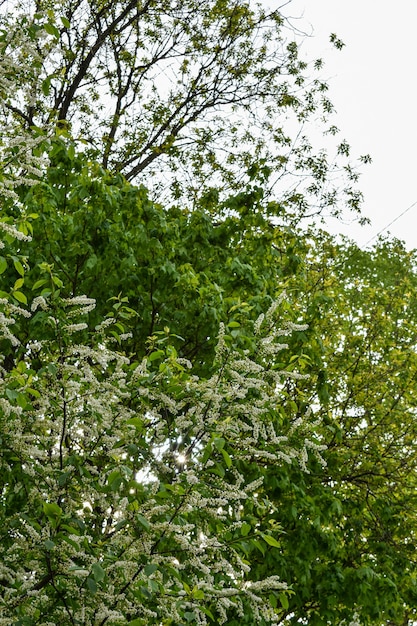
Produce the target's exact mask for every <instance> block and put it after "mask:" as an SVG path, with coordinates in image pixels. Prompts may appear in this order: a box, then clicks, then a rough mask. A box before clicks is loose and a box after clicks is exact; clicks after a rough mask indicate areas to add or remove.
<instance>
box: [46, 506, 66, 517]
mask: <svg viewBox="0 0 417 626" xmlns="http://www.w3.org/2000/svg"><path fill="white" fill-rule="evenodd" d="M43 512H44V513H45V515H47V516H48V517H61V515H62V509H61V507H60V506H58V504H56V502H44V503H43Z"/></svg>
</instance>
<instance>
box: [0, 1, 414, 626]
mask: <svg viewBox="0 0 417 626" xmlns="http://www.w3.org/2000/svg"><path fill="white" fill-rule="evenodd" d="M289 26H290V25H289V23H288V22H287V21H286V19H285V17H284V15H283V13H282V11H281V12H280V11H279V10H278V11H271V12H268V11H266V10H264V9H262V8H261V7H256V5H253V4H252V3H251V4H248V3H244V2H235V3H232V2H228V1H224V2H223V1H222V2H208V3H205V4H204V5H201V4H197V3H194V2H192V1H188V0H187V2H185V3H180V4H178V5H177V4H175V3H174V4H173V3H171V2H167V3H164V2H160V1H159V2H156V1H155V2H152V1H151V0H150V1H149V2H144V3H142V4H141V3H137V2H135V3H129V2H123V3H122V2H120V3H119V2H110V3H97V2H84V3H82V4H79V3H78V2H77V3H75V2H65V3H63V4H62V3H59V4H58V3H56V4H55V3H53V2H38V3H36V5H35V4H34V5H33V6H32V4H31V3H30V2H29V3H26V4H21V5H20V4H18V3H8V4H7V5H4V4H3V6H2V15H1V24H0V46H1V49H2V56H1V58H0V90H1V95H2V100H1V103H0V106H1V119H2V124H3V128H4V133H2V135H1V138H0V162H1V170H0V199H1V219H0V228H1V231H2V240H1V250H0V255H1V256H0V278H1V284H0V346H1V355H2V356H1V362H0V439H1V456H0V463H1V479H0V520H1V525H0V527H1V530H0V535H1V538H0V554H1V558H0V624H4V625H7V626H9V625H10V624H14V625H16V626H34V625H42V626H48V625H49V624H51V625H52V624H53V625H56V624H58V623H62V624H73V625H75V624H83V625H85V626H87V625H90V624H91V625H94V626H104V624H107V625H108V626H110V625H111V626H113V625H116V624H131V625H133V626H140V625H145V624H155V625H159V624H164V625H171V626H179V625H180V624H181V625H182V624H186V623H190V624H199V625H201V624H203V625H204V624H208V625H209V624H223V623H227V624H231V625H232V626H233V625H234V624H236V625H237V624H260V625H267V624H282V625H290V624H291V625H293V624H294V625H295V624H308V625H310V626H321V625H323V624H329V625H330V624H339V625H340V626H348V625H349V624H351V625H354V624H361V625H365V624H369V625H372V626H382V625H388V624H396V625H398V626H400V625H411V624H412V623H413V619H414V620H415V619H416V615H415V613H416V609H415V607H416V606H417V580H416V566H415V557H414V541H415V533H416V524H415V515H414V510H415V492H416V475H415V467H414V466H415V463H414V456H415V443H414V442H415V439H416V425H415V419H414V417H415V416H414V406H415V377H416V371H417V370H416V366H417V363H416V355H415V338H416V326H415V307H416V295H417V291H416V257H415V253H413V252H408V251H407V250H406V249H405V248H404V246H403V244H402V243H401V242H399V241H395V240H394V241H391V240H390V239H385V240H379V241H378V243H377V244H376V245H375V246H374V248H373V249H372V250H369V251H363V250H360V249H358V248H357V246H355V244H354V243H352V242H350V241H348V240H344V241H337V240H336V239H335V238H333V237H332V236H330V235H328V234H327V233H326V232H325V231H323V230H321V229H320V228H319V226H318V225H317V224H310V225H308V224H307V222H306V219H305V218H306V216H308V215H315V214H317V215H319V214H320V212H321V211H322V210H326V211H330V212H333V213H334V214H338V213H340V212H341V211H342V206H343V202H347V203H348V206H349V207H350V208H351V209H353V210H358V208H359V200H360V194H359V193H358V192H357V191H355V189H354V188H353V186H354V183H355V182H356V173H355V171H354V169H353V168H352V167H351V166H350V165H346V166H345V169H344V176H345V178H344V183H343V184H342V194H341V195H338V194H337V190H336V187H335V186H334V184H335V180H334V179H333V170H332V167H331V166H330V165H329V163H328V159H327V156H326V155H325V153H324V152H322V151H320V150H319V151H318V152H317V153H314V151H313V149H312V148H311V146H310V144H309V142H308V139H307V135H304V128H302V127H303V125H304V126H305V125H307V124H308V120H309V119H310V120H312V121H314V120H315V119H316V117H317V116H319V115H322V114H323V113H330V112H331V105H330V103H329V102H328V100H327V95H326V85H325V83H323V82H322V81H321V80H320V79H319V78H313V79H312V80H311V81H309V80H308V79H307V70H308V71H317V72H318V71H319V70H320V66H321V63H320V62H319V61H317V62H316V63H315V67H312V68H308V67H307V66H306V65H305V64H304V62H302V61H300V60H299V58H298V49H297V45H296V44H295V43H294V40H293V39H292V38H291V37H290V39H288V36H287V34H288V32H290V31H289V30H288V29H289ZM286 37H287V38H286ZM333 40H334V43H335V44H336V45H338V46H341V43H340V42H339V41H338V40H337V38H336V37H333ZM161 76H162V77H164V79H163V80H162V79H161ZM167 78H168V79H169V80H167ZM291 116H292V120H291V119H289V118H291ZM295 122H296V126H295V128H296V131H295V133H296V134H298V135H299V138H298V139H297V138H296V137H295V135H294V137H291V132H292V131H291V128H292V124H294V123H295ZM326 124H327V127H328V125H329V124H330V121H328V122H326ZM326 124H325V128H326ZM293 128H294V127H293ZM300 129H301V130H300ZM339 153H340V156H341V157H345V156H348V154H347V153H348V147H347V145H346V144H344V143H343V142H342V143H341V144H340V145H339ZM157 163H158V166H156V164H157ZM157 168H158V169H157ZM337 184H338V185H339V183H337ZM158 190H159V191H158ZM343 190H344V191H343Z"/></svg>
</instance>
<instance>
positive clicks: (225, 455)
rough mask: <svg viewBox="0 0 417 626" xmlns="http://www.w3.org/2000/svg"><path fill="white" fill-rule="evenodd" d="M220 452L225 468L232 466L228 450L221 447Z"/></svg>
mask: <svg viewBox="0 0 417 626" xmlns="http://www.w3.org/2000/svg"><path fill="white" fill-rule="evenodd" d="M221 453H222V455H223V459H224V462H225V463H226V467H227V468H230V467H232V459H231V458H230V455H229V454H228V452H226V450H225V449H224V448H222V450H221Z"/></svg>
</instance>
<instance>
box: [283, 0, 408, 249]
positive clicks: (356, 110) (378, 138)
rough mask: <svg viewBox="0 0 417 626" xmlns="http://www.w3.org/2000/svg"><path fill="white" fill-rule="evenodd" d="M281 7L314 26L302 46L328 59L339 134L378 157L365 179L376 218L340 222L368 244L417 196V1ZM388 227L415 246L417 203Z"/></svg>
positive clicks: (356, 151)
mask: <svg viewBox="0 0 417 626" xmlns="http://www.w3.org/2000/svg"><path fill="white" fill-rule="evenodd" d="M278 2H279V0H278ZM271 4H273V3H271ZM279 6H282V1H281V2H279ZM283 12H284V14H285V15H287V16H288V15H292V16H294V17H297V16H298V17H300V16H303V17H302V19H299V20H297V22H295V23H296V24H297V26H298V27H299V28H303V29H304V30H308V31H309V32H312V31H313V34H312V36H311V37H310V38H308V39H307V40H305V41H304V42H303V54H304V55H306V57H307V58H311V57H314V58H315V57H318V56H320V57H322V58H323V59H324V61H325V66H324V70H323V74H322V76H323V77H324V78H326V79H327V80H328V82H329V85H330V91H329V97H330V99H331V101H332V102H333V104H334V105H335V107H336V111H337V115H336V118H335V122H336V125H337V126H338V127H339V128H340V129H341V138H346V139H347V140H348V142H349V143H350V145H351V147H352V155H354V156H356V155H361V154H368V153H369V154H370V155H371V157H372V159H373V163H372V164H371V165H368V166H366V167H365V168H364V170H363V175H362V177H361V180H360V188H361V190H362V191H363V193H364V195H365V203H364V214H365V215H367V216H368V217H370V218H371V220H372V226H370V227H369V226H368V227H359V226H356V225H348V226H345V227H343V228H341V227H339V226H337V228H338V229H339V230H342V231H343V232H344V233H345V234H348V235H349V236H351V237H353V238H355V239H356V241H357V242H358V243H359V244H360V245H365V244H366V243H367V242H368V240H369V239H371V238H372V237H373V236H374V235H375V234H376V233H377V232H378V231H380V230H382V229H383V228H384V227H385V226H387V225H388V224H389V223H390V222H391V221H393V220H394V219H396V218H397V217H398V216H399V215H400V214H401V213H402V212H403V211H405V210H406V209H407V208H408V207H409V206H411V205H412V204H413V203H414V202H416V203H417V173H416V165H417V158H416V153H417V152H416V147H417V106H416V100H417V89H416V82H417V72H416V61H417V35H416V27H417V1H416V0H397V2H396V3H394V4H393V3H392V2H388V1H387V0H379V1H377V0H349V1H347V0H293V1H292V2H291V3H290V4H289V5H287V6H285V8H283ZM332 32H335V33H336V34H337V35H338V37H340V38H341V39H342V40H343V41H344V43H345V44H346V45H345V47H344V48H343V50H342V51H341V52H338V51H336V50H334V49H333V47H332V46H331V45H330V43H329V35H330V33H332ZM331 228H332V229H333V228H335V226H331ZM389 231H390V232H391V234H392V235H394V236H395V237H398V238H400V239H403V240H405V241H406V244H407V247H408V248H410V249H411V248H417V204H416V206H415V207H414V208H412V209H410V210H409V211H408V212H407V213H406V214H405V215H404V216H403V217H400V218H399V219H398V220H397V221H396V222H395V224H393V225H392V226H390V228H389Z"/></svg>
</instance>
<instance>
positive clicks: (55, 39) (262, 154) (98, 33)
mask: <svg viewBox="0 0 417 626" xmlns="http://www.w3.org/2000/svg"><path fill="white" fill-rule="evenodd" d="M22 27H23V30H24V31H25V30H28V31H29V32H35V33H38V32H42V33H43V38H42V44H41V45H39V46H37V48H36V54H37V57H36V64H35V66H36V71H35V72H34V76H33V77H32V76H30V77H29V78H28V79H27V81H26V91H25V90H23V92H22V89H18V90H10V89H8V93H7V101H6V108H7V113H8V115H6V120H7V122H8V123H12V124H14V125H16V124H17V125H20V126H22V125H23V126H24V127H25V128H26V129H27V130H29V129H32V130H33V129H37V131H36V132H38V131H39V130H40V129H43V130H45V129H49V128H50V127H53V126H55V127H57V128H58V129H59V130H60V131H61V132H67V133H69V134H70V135H71V136H72V138H73V139H75V140H77V142H78V146H79V147H81V146H83V149H84V151H85V152H86V154H87V155H88V157H89V158H92V159H93V160H95V161H97V162H99V163H100V164H101V165H102V166H103V167H104V168H105V169H110V170H111V171H117V172H121V173H123V175H124V176H125V177H126V178H127V179H128V180H136V181H137V182H139V183H141V182H144V183H145V185H146V187H147V188H150V187H151V186H152V187H155V190H154V197H157V198H159V199H160V198H161V197H163V198H164V199H166V198H171V199H172V198H181V201H182V203H184V202H186V203H187V204H188V205H192V204H193V203H194V201H195V200H198V198H200V197H201V194H202V191H203V192H206V191H207V190H210V189H213V188H214V189H216V190H217V192H218V193H222V194H225V191H226V190H230V189H233V190H240V189H241V188H242V186H244V185H245V184H246V183H247V182H248V180H249V179H250V178H253V177H256V178H257V179H258V180H261V181H263V183H264V184H268V186H269V187H270V188H272V187H274V186H275V188H276V189H279V195H280V200H281V202H282V203H285V204H287V206H288V210H289V211H291V212H292V213H294V214H295V215H296V216H297V217H298V218H299V217H300V215H304V214H311V213H312V212H313V213H317V212H320V211H321V210H323V208H326V210H329V209H331V210H332V211H333V212H334V213H335V214H338V213H340V212H341V211H342V207H343V203H346V204H347V206H348V207H349V208H350V209H352V210H354V211H358V209H359V204H360V200H361V195H360V193H359V192H358V191H357V190H356V189H355V181H356V178H357V175H356V173H355V171H354V170H353V169H352V168H351V167H350V166H349V165H348V164H347V161H346V159H345V157H346V155H347V154H348V152H349V148H348V146H347V144H346V142H344V141H341V142H339V143H340V145H339V146H338V148H337V147H336V146H335V147H334V151H335V152H336V151H337V152H338V153H339V157H340V158H339V159H338V162H335V163H334V164H332V158H333V157H331V158H330V159H328V158H327V155H326V153H325V151H324V150H318V151H317V153H316V152H315V151H314V150H313V147H312V145H311V142H310V141H309V130H308V126H309V124H313V125H314V126H315V127H317V125H318V124H319V120H322V122H320V124H321V125H322V126H323V130H326V131H328V132H329V133H330V134H334V133H336V132H337V129H336V126H335V125H334V124H332V123H331V121H330V120H329V119H328V118H329V116H330V114H331V112H332V105H331V103H330V101H329V99H328V96H327V85H326V83H325V82H323V80H321V79H320V76H319V70H320V68H321V66H322V62H321V61H320V60H318V61H316V63H315V64H314V65H312V66H311V67H308V66H307V64H306V63H305V62H304V61H302V60H301V59H300V57H299V50H298V46H297V43H296V39H295V37H294V35H293V33H292V30H291V26H290V23H289V22H288V20H286V19H285V15H284V14H283V13H282V12H281V11H280V10H279V9H275V10H267V9H265V8H263V7H262V6H261V5H260V4H259V5H258V4H256V3H252V2H250V3H249V2H245V1H243V0H239V2H231V1H230V0H207V1H206V2H204V3H201V2H197V1H196V0H187V1H186V2H181V3H172V2H167V1H165V0H146V1H145V2H143V3H139V4H138V2H137V1H136V0H131V1H130V2H120V1H118V2H116V1H114V0H113V1H112V2H101V3H100V2H98V3H97V2H95V1H93V0H84V1H83V2H79V0H65V2H61V0H60V1H59V2H56V1H54V0H41V1H36V2H33V1H30V2H26V1H20V0H15V1H13V2H8V3H7V7H4V11H3V14H2V15H1V16H0V29H2V32H3V50H4V53H5V54H9V56H14V57H16V59H17V60H18V59H19V58H20V57H19V54H21V50H22V45H21V42H20V39H19V37H17V38H16V39H15V37H14V33H15V32H16V30H17V29H18V28H19V29H21V28H22ZM334 43H335V42H334ZM24 66H25V67H26V58H25V63H24ZM307 70H308V71H307ZM311 74H313V78H312V77H311ZM323 120H324V121H323ZM294 129H295V130H294ZM342 168H344V171H345V175H346V177H345V184H344V193H342V194H341V196H339V193H338V187H340V185H341V184H342V181H341V179H340V176H338V175H337V172H339V171H340V169H342ZM307 174H308V178H307V181H306V182H305V184H304V182H303V181H304V180H305V178H306V175H307ZM267 178H269V179H270V180H269V182H268V183H266V179H267ZM225 195H227V194H225ZM338 198H339V200H337V199H338ZM312 203H313V204H312Z"/></svg>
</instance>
